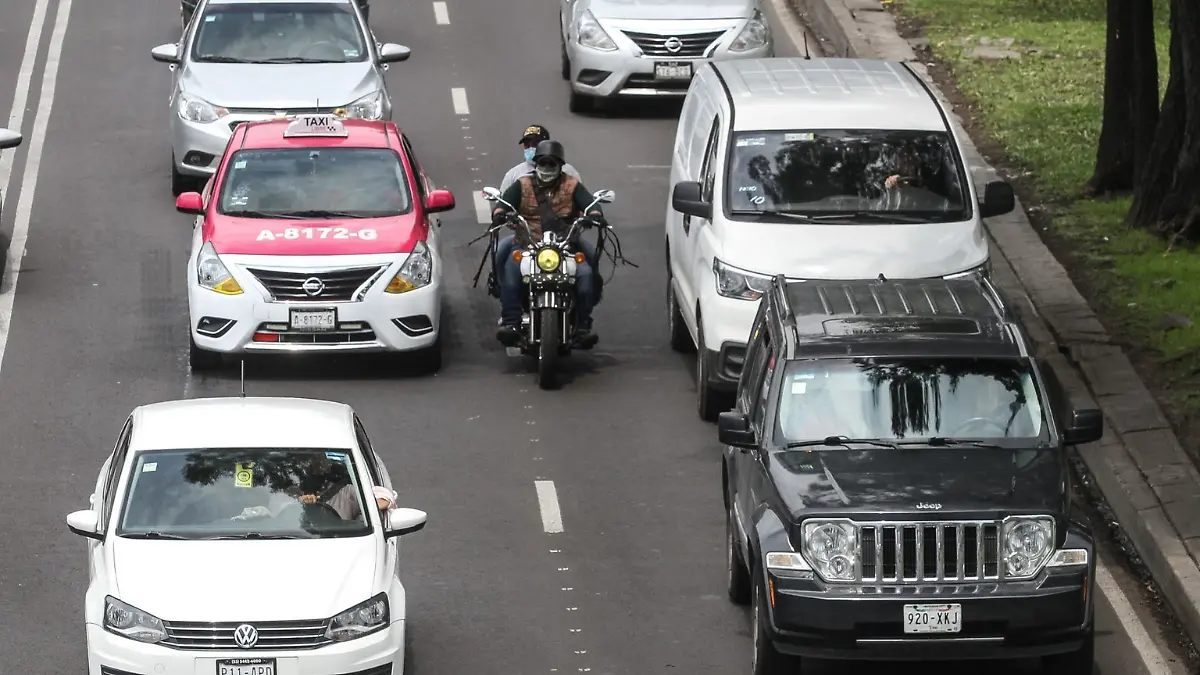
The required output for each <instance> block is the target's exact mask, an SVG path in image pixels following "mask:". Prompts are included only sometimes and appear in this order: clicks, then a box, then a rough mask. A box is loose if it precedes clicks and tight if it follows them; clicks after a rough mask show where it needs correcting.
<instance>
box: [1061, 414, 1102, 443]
mask: <svg viewBox="0 0 1200 675" xmlns="http://www.w3.org/2000/svg"><path fill="white" fill-rule="evenodd" d="M1103 435H1104V413H1102V412H1100V411H1099V410H1097V409H1095V408H1085V409H1083V410H1072V411H1071V421H1070V423H1069V424H1068V425H1067V428H1066V429H1065V430H1064V431H1063V442H1064V443H1066V444H1067V445H1083V444H1084V443H1095V442H1096V441H1098V440H1100V437H1101V436H1103Z"/></svg>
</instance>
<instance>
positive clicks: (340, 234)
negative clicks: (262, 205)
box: [204, 212, 429, 255]
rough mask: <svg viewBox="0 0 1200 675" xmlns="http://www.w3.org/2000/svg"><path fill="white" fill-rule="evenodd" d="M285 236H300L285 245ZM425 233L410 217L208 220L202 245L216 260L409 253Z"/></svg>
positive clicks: (420, 225) (426, 227)
mask: <svg viewBox="0 0 1200 675" xmlns="http://www.w3.org/2000/svg"><path fill="white" fill-rule="evenodd" d="M288 230H296V231H297V232H298V233H299V234H300V236H298V237H296V238H294V239H288V238H287V234H288ZM428 234H429V228H428V226H427V225H425V224H424V223H419V222H418V220H417V215H416V214H415V213H412V212H410V213H408V214H406V215H403V216H395V217H391V218H349V219H342V220H318V219H309V220H303V221H298V220H274V219H269V218H235V217H230V216H220V215H213V216H211V217H210V218H208V219H207V220H206V221H205V223H204V241H205V242H209V243H211V244H212V245H213V249H214V250H216V252H217V253H219V254H221V255H376V254H385V253H410V252H412V250H413V248H414V247H416V245H417V242H420V241H424V240H425V238H426V237H427V236H428Z"/></svg>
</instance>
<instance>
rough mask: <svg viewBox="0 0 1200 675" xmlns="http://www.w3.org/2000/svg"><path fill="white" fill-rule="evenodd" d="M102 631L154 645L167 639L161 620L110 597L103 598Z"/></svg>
mask: <svg viewBox="0 0 1200 675" xmlns="http://www.w3.org/2000/svg"><path fill="white" fill-rule="evenodd" d="M104 630H106V631H108V632H110V633H116V634H117V635H120V636H121V637H127V638H129V639H130V640H137V641H138V642H150V643H154V642H161V641H162V640H165V639H166V638H167V629H166V628H165V627H164V626H163V622H162V619H159V618H158V617H157V616H154V615H152V614H147V613H145V612H143V611H142V610H140V609H138V608H137V607H133V606H131V605H127V604H125V603H123V602H121V601H120V600H118V599H116V598H114V597H112V596H111V595H110V596H107V597H105V598H104Z"/></svg>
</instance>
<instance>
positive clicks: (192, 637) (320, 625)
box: [159, 620, 332, 651]
mask: <svg viewBox="0 0 1200 675" xmlns="http://www.w3.org/2000/svg"><path fill="white" fill-rule="evenodd" d="M240 625H242V624H241V623H239V622H228V623H201V622H196V621H170V622H167V621H164V622H163V626H164V627H165V628H166V629H167V639H165V640H163V641H162V642H160V643H159V644H161V645H166V646H168V647H175V648H176V649H226V650H242V651H258V650H263V649H316V648H317V647H321V646H324V645H327V644H330V643H331V642H332V640H330V639H329V638H327V637H325V629H326V628H327V627H328V626H329V622H328V621H327V620H313V621H263V622H260V623H250V625H251V626H254V628H255V629H256V630H257V631H258V642H257V643H255V645H254V646H253V647H250V648H249V649H245V648H242V647H239V646H238V644H237V643H236V642H234V639H233V632H234V630H236V629H237V627H238V626H240Z"/></svg>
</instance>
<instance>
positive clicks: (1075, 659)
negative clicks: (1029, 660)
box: [1042, 628, 1096, 675]
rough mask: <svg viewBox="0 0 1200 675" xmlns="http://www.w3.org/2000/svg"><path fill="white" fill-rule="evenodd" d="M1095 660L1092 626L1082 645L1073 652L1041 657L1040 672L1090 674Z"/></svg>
mask: <svg viewBox="0 0 1200 675" xmlns="http://www.w3.org/2000/svg"><path fill="white" fill-rule="evenodd" d="M1095 662H1096V632H1095V629H1094V628H1093V629H1092V630H1091V631H1088V635H1087V637H1086V638H1084V640H1083V645H1082V646H1080V647H1079V649H1076V650H1075V651H1073V652H1067V653H1066V654H1054V655H1053V656H1043V657H1042V672H1044V673H1047V675H1049V674H1050V673H1053V674H1054V675H1092V670H1093V668H1094V667H1095Z"/></svg>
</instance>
